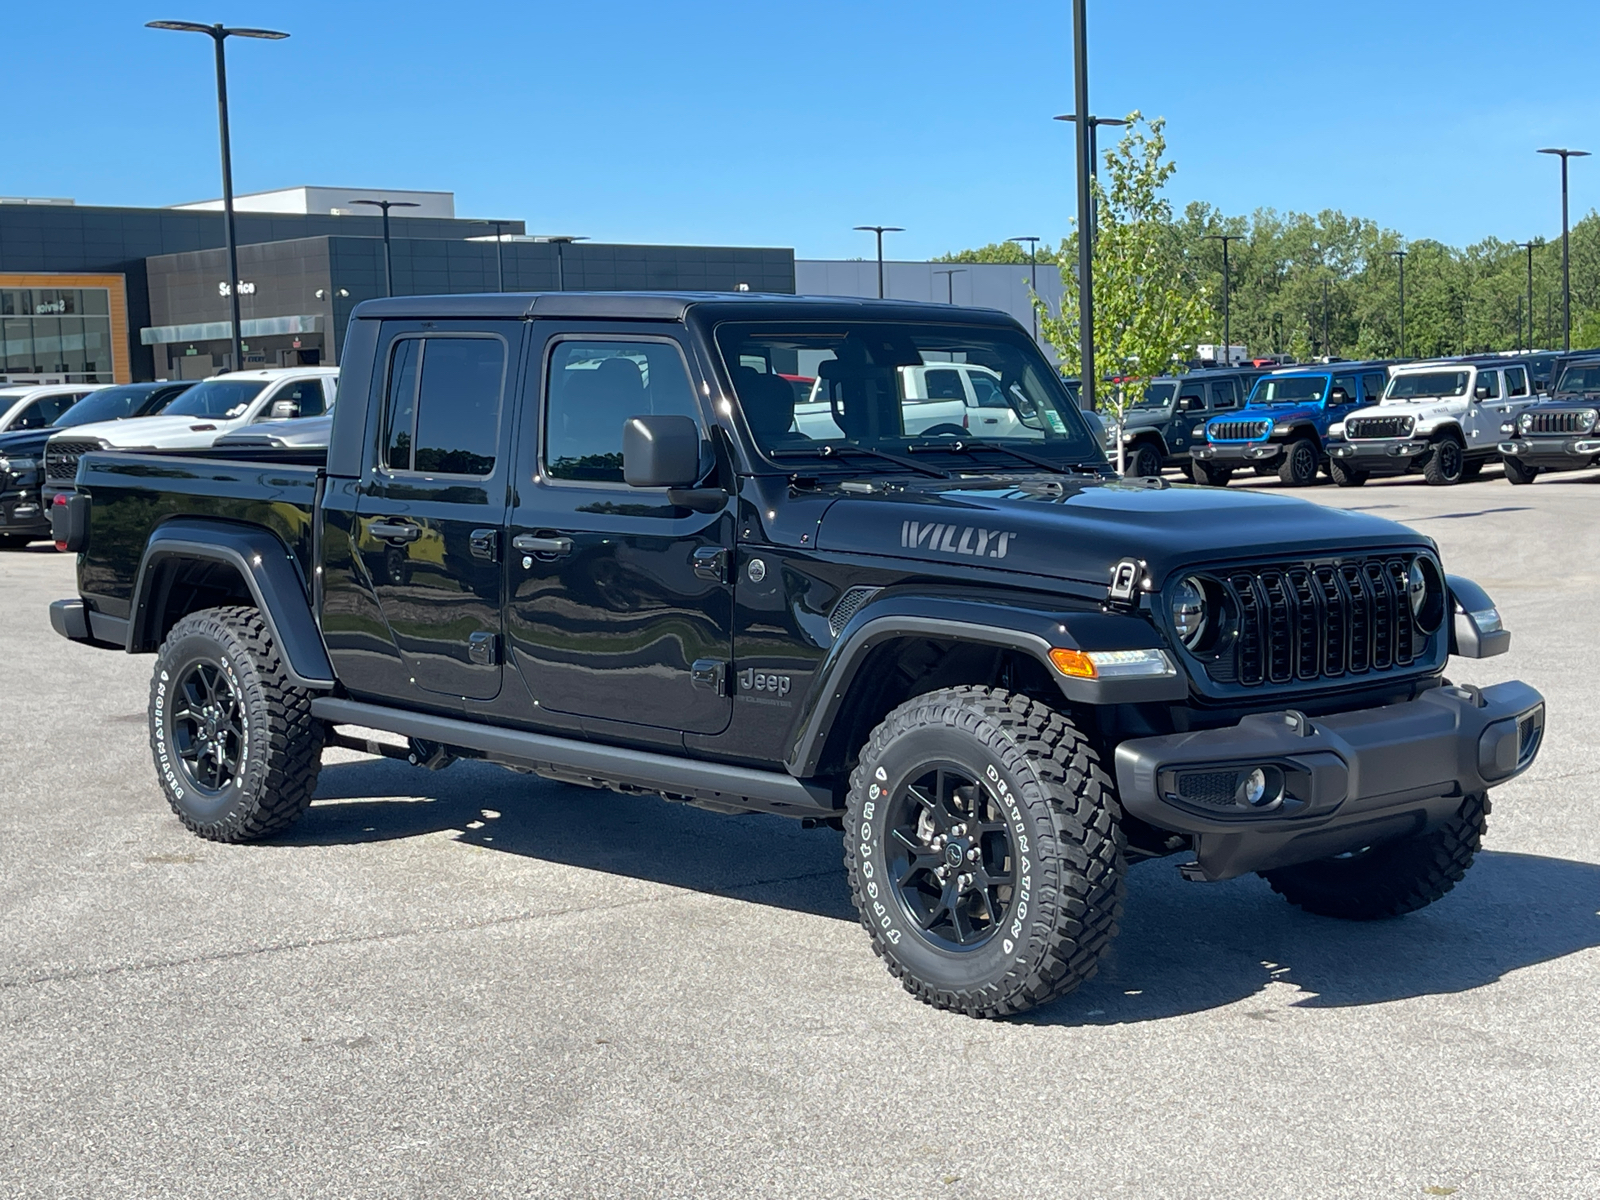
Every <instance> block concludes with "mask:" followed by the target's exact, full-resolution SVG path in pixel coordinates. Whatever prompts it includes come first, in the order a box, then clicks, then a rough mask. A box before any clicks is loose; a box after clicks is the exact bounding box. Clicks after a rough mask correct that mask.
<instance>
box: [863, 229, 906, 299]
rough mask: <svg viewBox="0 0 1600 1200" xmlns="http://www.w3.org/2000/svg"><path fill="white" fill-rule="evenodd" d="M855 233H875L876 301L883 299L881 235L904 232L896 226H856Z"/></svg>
mask: <svg viewBox="0 0 1600 1200" xmlns="http://www.w3.org/2000/svg"><path fill="white" fill-rule="evenodd" d="M856 232H857V233H875V234H877V235H878V299H879V300H882V299H883V235H884V234H886V233H904V232H905V230H904V229H902V228H901V227H900V226H898V225H857V226H856Z"/></svg>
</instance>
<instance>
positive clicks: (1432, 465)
mask: <svg viewBox="0 0 1600 1200" xmlns="http://www.w3.org/2000/svg"><path fill="white" fill-rule="evenodd" d="M1465 466H1466V461H1465V460H1464V459H1463V457H1462V453H1461V443H1460V442H1458V441H1456V440H1455V438H1453V437H1450V436H1448V435H1446V436H1445V437H1442V438H1440V439H1439V440H1438V441H1437V442H1435V443H1434V444H1433V453H1432V454H1430V455H1428V463H1427V465H1426V466H1425V467H1423V468H1422V474H1423V477H1424V478H1425V479H1427V481H1428V482H1429V483H1431V484H1433V486H1434V487H1449V486H1451V485H1452V484H1457V483H1460V482H1461V471H1462V469H1463V468H1464V467H1465Z"/></svg>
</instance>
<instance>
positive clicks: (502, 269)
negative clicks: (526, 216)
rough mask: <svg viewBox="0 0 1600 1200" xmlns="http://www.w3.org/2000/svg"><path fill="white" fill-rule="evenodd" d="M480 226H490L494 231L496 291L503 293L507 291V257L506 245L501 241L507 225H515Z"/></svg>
mask: <svg viewBox="0 0 1600 1200" xmlns="http://www.w3.org/2000/svg"><path fill="white" fill-rule="evenodd" d="M479 224H480V225H488V226H491V227H492V228H493V229H494V281H495V289H494V290H495V291H497V292H503V291H505V290H506V256H505V253H504V251H503V249H502V247H503V246H504V245H505V243H504V242H503V241H501V237H502V234H501V231H502V230H503V229H505V227H506V226H507V225H511V224H514V222H512V221H480V222H479Z"/></svg>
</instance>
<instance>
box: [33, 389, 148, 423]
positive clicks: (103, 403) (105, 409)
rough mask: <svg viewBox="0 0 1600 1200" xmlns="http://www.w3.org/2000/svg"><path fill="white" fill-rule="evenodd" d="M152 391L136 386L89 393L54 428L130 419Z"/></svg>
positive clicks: (62, 416) (64, 414) (142, 405)
mask: <svg viewBox="0 0 1600 1200" xmlns="http://www.w3.org/2000/svg"><path fill="white" fill-rule="evenodd" d="M153 390H154V389H153V388H148V387H142V386H137V385H136V386H134V387H108V388H101V389H100V390H99V391H96V392H90V393H89V394H88V395H87V396H85V397H84V398H83V399H82V400H79V401H78V402H77V403H76V404H74V405H73V406H72V407H71V408H69V409H68V410H67V411H66V412H64V413H62V414H61V416H60V418H59V419H58V420H57V421H56V428H58V429H66V428H69V427H71V426H73V425H92V424H94V423H95V422H96V421H120V420H122V418H124V417H131V416H133V414H134V413H136V412H138V411H139V410H140V409H142V408H143V407H144V405H145V402H146V401H147V400H149V399H150V393H151V392H152V391H153Z"/></svg>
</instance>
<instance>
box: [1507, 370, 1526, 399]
mask: <svg viewBox="0 0 1600 1200" xmlns="http://www.w3.org/2000/svg"><path fill="white" fill-rule="evenodd" d="M1527 394H1528V373H1527V372H1526V371H1524V370H1523V369H1522V368H1521V367H1507V368H1506V395H1508V396H1526V395H1527Z"/></svg>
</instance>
